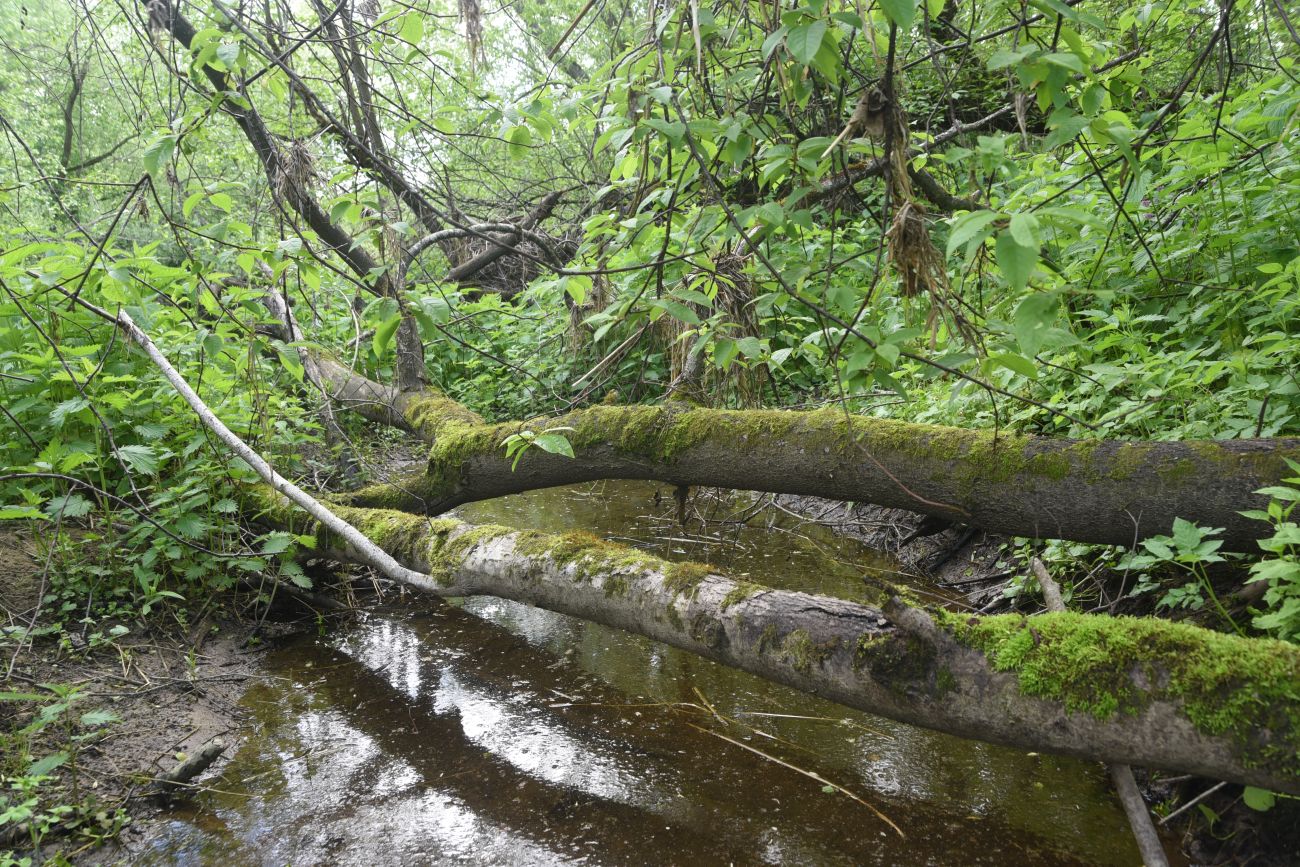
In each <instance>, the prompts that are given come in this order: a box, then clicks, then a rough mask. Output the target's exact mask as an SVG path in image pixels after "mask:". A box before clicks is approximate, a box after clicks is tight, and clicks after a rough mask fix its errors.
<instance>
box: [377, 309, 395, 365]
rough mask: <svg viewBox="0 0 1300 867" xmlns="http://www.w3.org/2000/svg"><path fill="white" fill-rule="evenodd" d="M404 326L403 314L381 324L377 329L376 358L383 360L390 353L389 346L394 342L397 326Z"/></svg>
mask: <svg viewBox="0 0 1300 867" xmlns="http://www.w3.org/2000/svg"><path fill="white" fill-rule="evenodd" d="M401 324H402V314H401V313H394V314H393V315H392V316H390V317H389V318H388V319H385V320H384V321H383V322H381V323H379V327H378V328H376V329H375V340H374V348H375V357H376V358H383V357H384V355H385V353H387V352H388V345H389V344H390V343H392V342H393V335H394V334H396V333H397V326H399V325H401Z"/></svg>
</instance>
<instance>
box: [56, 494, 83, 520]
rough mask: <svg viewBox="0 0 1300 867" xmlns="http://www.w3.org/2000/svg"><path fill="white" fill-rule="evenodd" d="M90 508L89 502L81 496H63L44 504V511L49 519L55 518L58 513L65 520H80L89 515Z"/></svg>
mask: <svg viewBox="0 0 1300 867" xmlns="http://www.w3.org/2000/svg"><path fill="white" fill-rule="evenodd" d="M92 506H93V504H92V503H91V502H90V500H87V499H86V498H85V497H83V496H81V494H65V495H64V496H61V497H55V498H54V499H52V500H50V501H49V502H48V503H46V504H45V511H46V513H47V514H48V515H49V516H50V517H51V518H57V517H58V516H59V513H60V512H62V513H63V517H65V518H80V517H81V516H83V515H87V514H89V513H90V510H91V508H92Z"/></svg>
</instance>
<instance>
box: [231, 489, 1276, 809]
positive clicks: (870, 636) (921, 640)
mask: <svg viewBox="0 0 1300 867" xmlns="http://www.w3.org/2000/svg"><path fill="white" fill-rule="evenodd" d="M250 501H252V502H253V503H255V504H256V506H257V508H258V509H259V510H260V511H261V513H262V518H261V520H263V521H265V522H267V523H269V524H271V525H274V526H277V527H281V528H285V529H291V530H292V531H294V532H309V533H317V534H319V548H320V549H321V550H324V551H328V552H331V553H334V554H336V555H339V556H344V557H347V556H349V554H348V551H347V546H346V545H345V544H343V543H342V542H341V541H340V540H339V538H338V537H334V536H332V535H331V534H330V533H329V532H328V531H325V530H322V528H321V527H320V526H319V525H318V524H316V523H315V522H314V521H313V520H312V519H311V518H309V517H307V516H305V515H303V514H302V513H300V512H297V511H295V510H294V509H293V508H292V507H291V506H290V505H289V504H288V503H286V502H285V501H283V500H281V499H280V498H278V497H277V496H276V495H275V494H273V493H271V492H270V491H269V490H268V489H260V492H258V493H253V494H251V495H250ZM336 511H337V512H338V515H339V516H340V517H341V518H342V519H344V520H345V521H347V522H349V523H350V524H351V525H353V526H355V527H357V528H358V529H359V530H360V531H361V532H362V533H364V534H365V535H366V536H367V537H368V538H369V539H371V540H373V541H374V542H375V543H376V544H378V545H379V546H380V547H381V548H383V549H384V550H385V551H386V552H387V553H389V554H390V555H392V557H393V558H394V559H396V560H397V561H398V562H400V563H401V564H402V565H403V566H405V567H406V568H408V569H411V570H413V571H415V572H418V573H427V574H428V575H430V576H431V578H432V581H426V582H425V583H424V584H423V588H424V589H429V588H430V587H431V586H436V589H435V590H434V592H436V593H437V594H439V595H442V596H473V595H492V596H498V597H503V598H507V599H514V600H517V601H520V602H525V603H528V604H531V605H536V606H538V607H541V608H546V609H548V610H551V611H557V612H561V613H564V614H569V615H573V616H575V617H580V618H582V619H585V620H590V621H594V622H598V623H602V624H605V625H608V626H613V627H616V628H619V629H623V630H626V631H629V632H635V633H638V634H641V635H646V636H649V637H650V638H653V639H656V640H658V641H662V642H665V643H667V644H671V645H673V646H675V647H679V648H682V649H684V650H687V651H690V652H692V653H696V654H699V655H700V656H704V657H707V658H709V659H713V660H716V661H718V662H721V663H723V664H726V665H730V666H734V667H736V668H740V669H743V670H746V671H749V672H752V673H754V674H757V675H759V676H761V677H764V678H767V679H769V680H773V681H776V682H778V683H783V684H786V685H789V686H793V687H795V688H797V689H801V690H803V691H805V692H809V693H813V694H816V695H820V696H824V697H826V698H829V699H832V700H834V701H837V702H840V703H841V704H845V705H847V706H850V707H854V708H858V709H861V710H865V711H869V712H872V713H876V714H880V715H882V716H887V717H890V718H892V719H896V720H901V721H903V722H907V723H911V724H914V725H918V726H922V727H925V728H930V729H936V730H939V731H944V732H948V733H951V734H954V735H958V736H961V737H967V738H974V739H977V740H982V741H989V742H993V743H1000V744H1007V745H1011V746H1015V747H1019V748H1023V749H1033V750H1041V751H1045V752H1053V753H1059V754H1065V755H1073V756H1079V757H1082V758H1086V759H1093V760H1097V761H1105V762H1112V763H1126V764H1137V765H1143V766H1147V767H1154V768H1162V769H1167V770H1171V771H1177V772H1181V773H1194V774H1199V775H1203V776H1207V777H1211V778H1215V779H1226V780H1232V781H1234V782H1239V783H1246V784H1251V785H1257V786H1262V787H1265V788H1269V789H1272V790H1274V791H1281V792H1292V793H1300V707H1298V706H1297V704H1298V703H1297V701H1296V696H1297V695H1300V648H1296V647H1294V646H1292V645H1290V644H1287V643H1285V642H1281V641H1274V640H1268V639H1245V638H1238V637H1235V636H1228V635H1222V634H1219V633H1215V632H1210V631H1208V630H1204V629H1200V628H1198V627H1194V626H1189V625H1186V624H1177V623H1170V622H1168V621H1162V620H1155V619H1139V618H1126V617H1119V618H1112V617H1103V616H1090V615H1084V614H1075V613H1066V612H1062V613H1052V614H1044V615H1040V616H1037V617H1031V618H1026V617H1023V616H1020V615H1006V616H998V617H985V618H975V617H968V616H966V615H958V614H953V613H950V612H946V611H942V610H936V611H931V612H926V611H923V610H922V609H920V608H917V607H912V606H910V605H909V604H906V603H903V602H901V601H899V600H897V599H893V600H890V601H889V602H888V603H886V604H885V605H884V606H883V607H881V608H876V607H872V606H869V605H864V604H858V603H855V602H850V601H845V600H842V599H836V598H831V597H825V596H815V595H811V594H807V593H800V592H793V591H786V590H777V589H771V588H767V587H763V586H760V585H757V584H753V583H750V582H747V581H739V580H734V579H732V578H729V577H727V576H726V575H723V574H720V573H719V572H718V571H717V570H715V569H713V568H712V567H708V566H704V565H701V564H693V563H668V562H665V561H662V560H658V559H656V558H654V557H650V556H648V555H645V554H643V553H640V552H638V551H635V550H632V549H628V548H624V547H622V546H618V545H615V544H612V543H608V542H603V541H601V540H599V539H597V538H595V537H593V536H590V535H587V534H583V533H574V534H566V535H563V536H549V535H545V534H541V533H537V532H532V531H519V530H514V529H511V528H506V527H495V526H487V527H473V526H470V525H467V524H464V523H463V522H460V521H456V520H452V519H428V518H424V517H421V516H416V515H411V514H409V513H404V512H396V511H390V510H382V509H365V508H355V507H337V508H336Z"/></svg>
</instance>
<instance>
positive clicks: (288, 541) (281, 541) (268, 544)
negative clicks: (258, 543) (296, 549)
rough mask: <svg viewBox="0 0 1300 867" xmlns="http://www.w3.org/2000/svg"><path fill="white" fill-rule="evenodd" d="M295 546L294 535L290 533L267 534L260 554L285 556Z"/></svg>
mask: <svg viewBox="0 0 1300 867" xmlns="http://www.w3.org/2000/svg"><path fill="white" fill-rule="evenodd" d="M292 544H293V535H292V534H290V533H282V532H279V531H277V532H274V533H267V534H266V536H265V537H263V539H262V547H261V550H260V551H259V552H258V553H261V554H283V553H284V552H285V551H288V550H289V547H290V546H291V545H292Z"/></svg>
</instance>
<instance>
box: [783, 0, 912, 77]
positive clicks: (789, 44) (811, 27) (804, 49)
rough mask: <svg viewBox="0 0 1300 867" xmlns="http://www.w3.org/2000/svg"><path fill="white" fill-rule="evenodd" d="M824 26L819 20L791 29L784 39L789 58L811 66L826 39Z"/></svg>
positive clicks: (823, 22)
mask: <svg viewBox="0 0 1300 867" xmlns="http://www.w3.org/2000/svg"><path fill="white" fill-rule="evenodd" d="M913 2H915V0H913ZM826 26H827V25H826V21H825V20H821V19H819V20H817V21H813V22H811V23H809V24H800V25H799V26H798V27H793V28H791V29H790V32H789V33H787V34H786V37H785V47H786V48H788V49H789V50H790V56H791V57H793V58H794V59H795V60H797V61H799V62H800V63H802V64H803V65H804V66H809V65H811V64H812V62H813V58H814V57H816V56H817V52H818V51H820V50H821V47H822V40H823V39H825V38H826Z"/></svg>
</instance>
